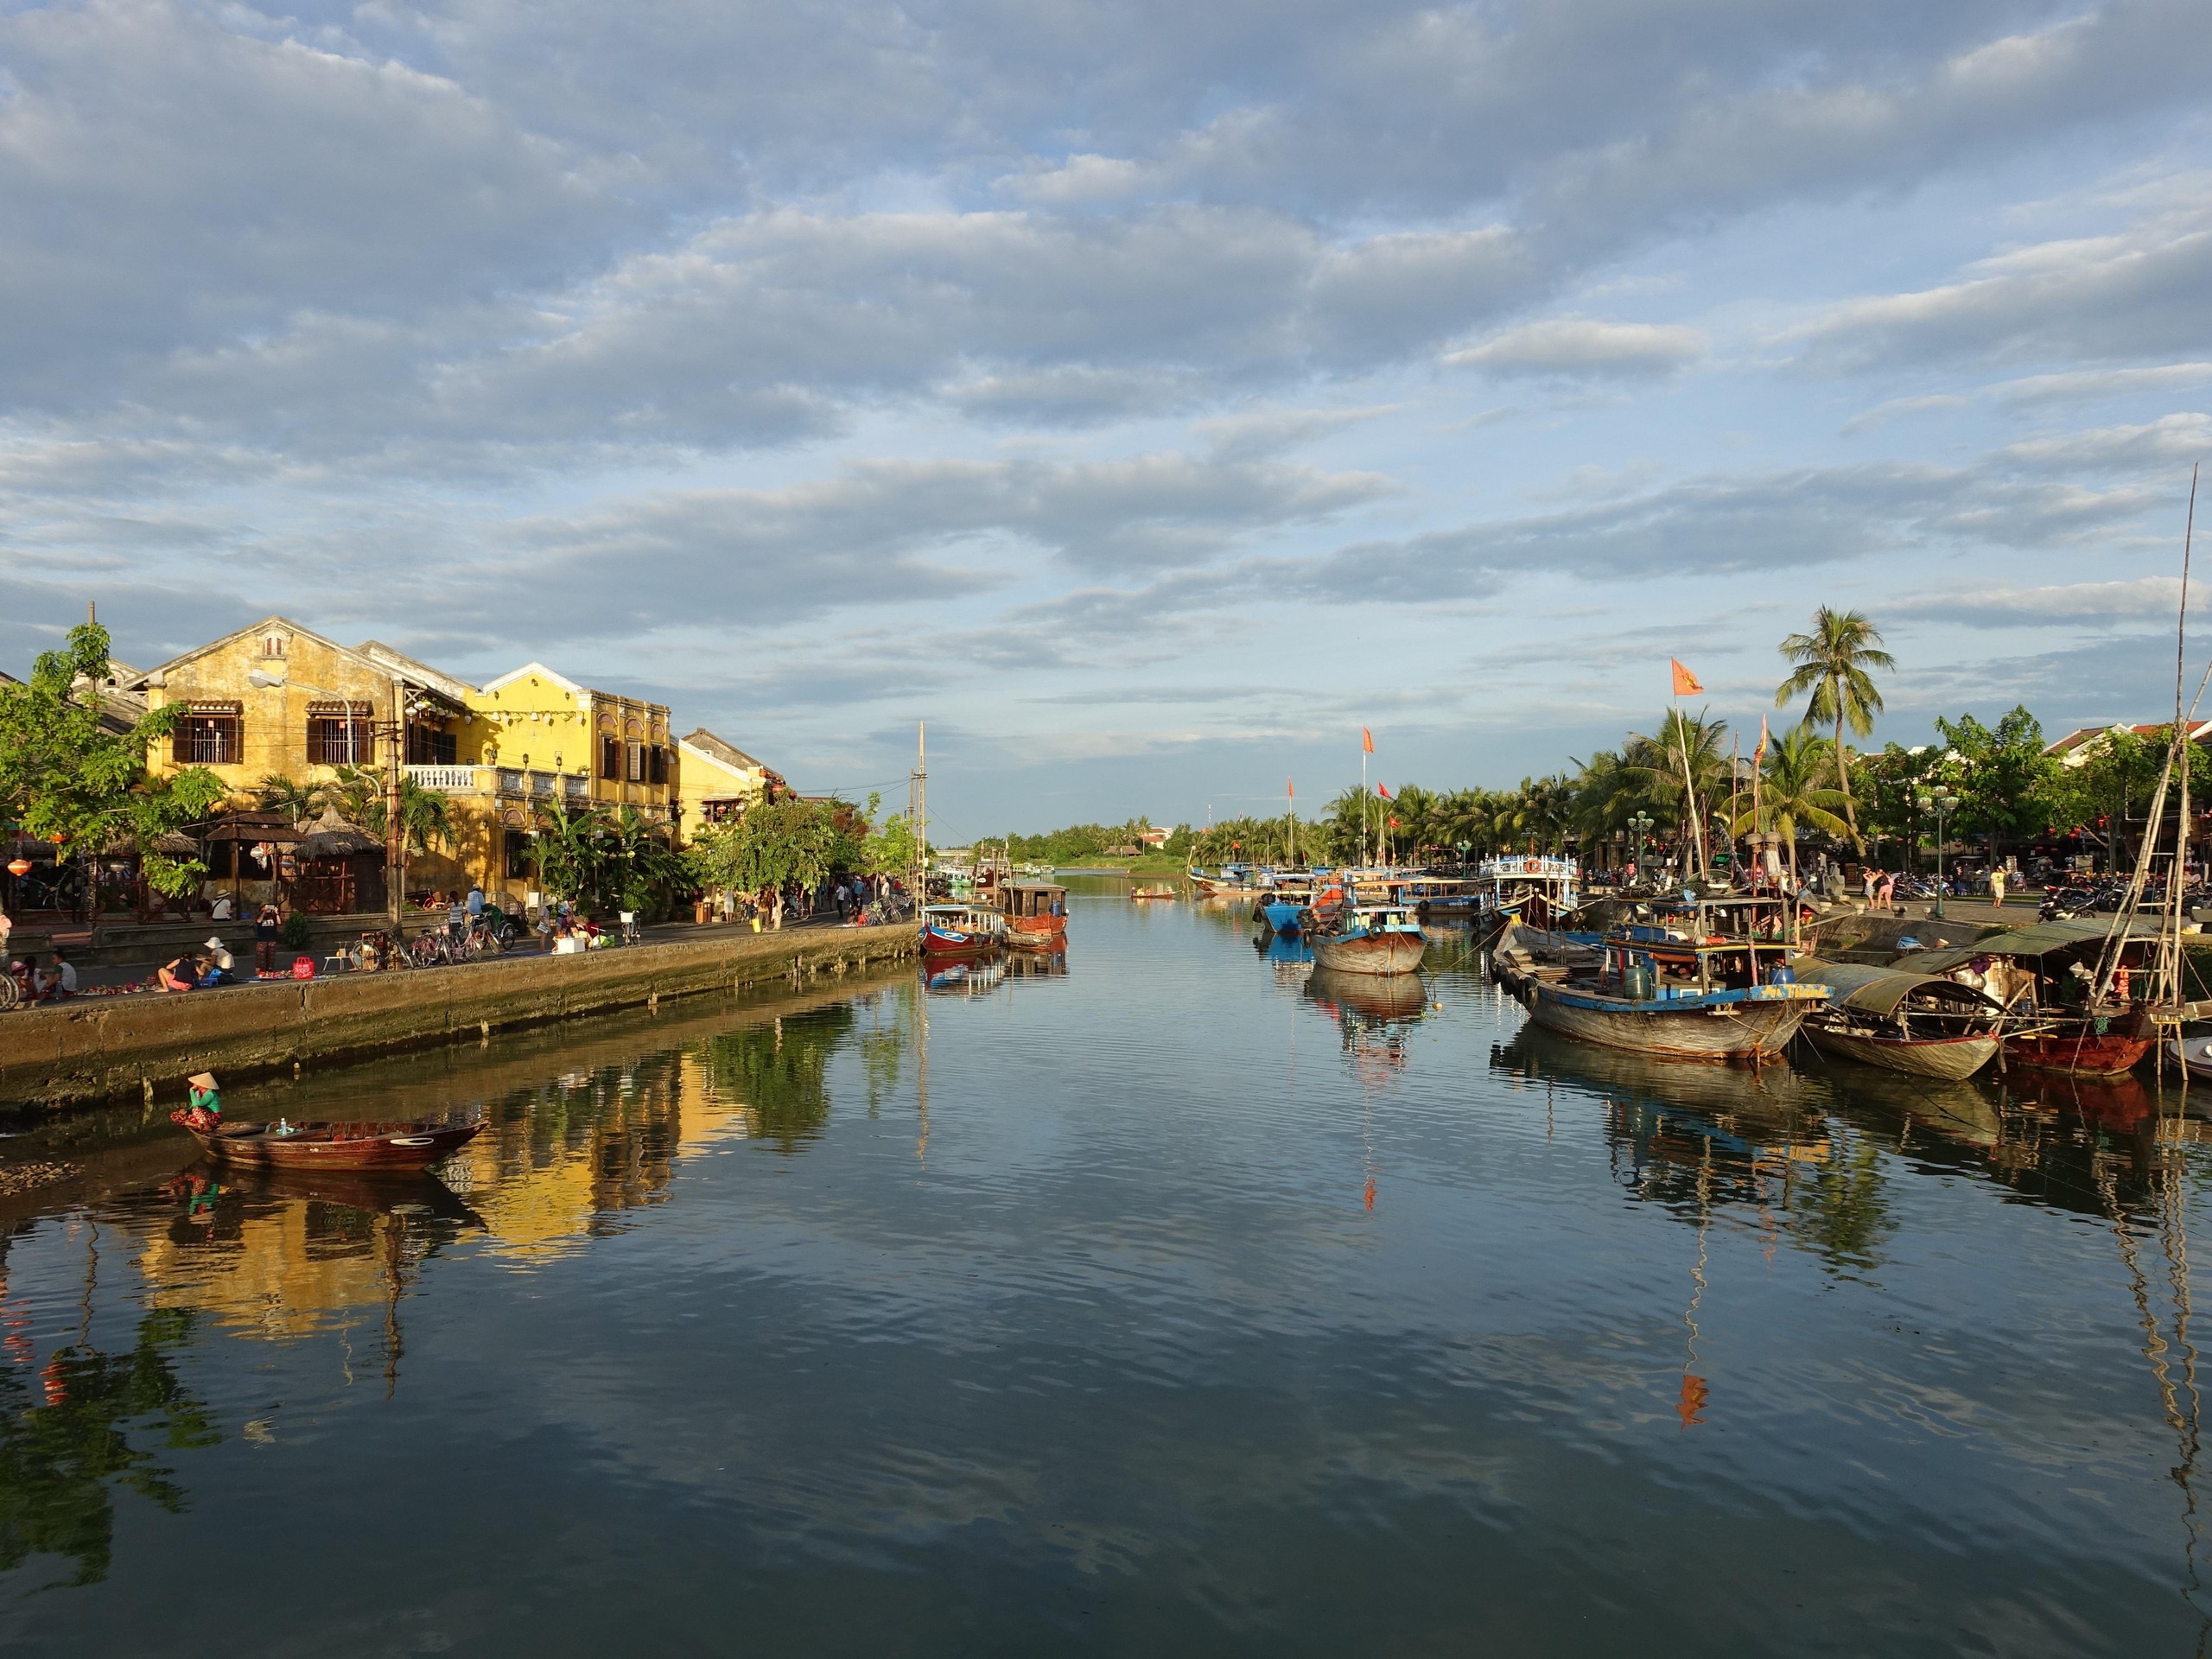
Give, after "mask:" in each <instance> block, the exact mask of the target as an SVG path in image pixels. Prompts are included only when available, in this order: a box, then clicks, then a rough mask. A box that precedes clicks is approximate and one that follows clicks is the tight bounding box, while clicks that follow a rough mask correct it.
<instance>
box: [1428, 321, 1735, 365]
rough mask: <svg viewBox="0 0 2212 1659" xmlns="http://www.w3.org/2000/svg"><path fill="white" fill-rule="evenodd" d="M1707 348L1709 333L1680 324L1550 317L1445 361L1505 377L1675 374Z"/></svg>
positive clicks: (1492, 339) (1449, 356) (1501, 335)
mask: <svg viewBox="0 0 2212 1659" xmlns="http://www.w3.org/2000/svg"><path fill="white" fill-rule="evenodd" d="M1705 352H1706V340H1705V336H1704V335H1703V334H1700V333H1699V332H1698V331H1697V330H1696V329H1694V328H1689V327H1681V326H1680V325H1674V324H1661V323H1650V322H1606V321H1602V320H1600V319H1599V318H1596V317H1547V318H1544V319H1542V320H1541V321H1536V322H1526V323H1522V325H1521V326H1520V327H1517V328H1510V329H1508V330H1506V331H1505V332H1504V333H1503V334H1496V335H1493V336H1492V337H1491V338H1490V339H1489V340H1484V341H1483V342H1482V344H1480V345H1479V346H1467V347H1465V348H1464V349H1462V350H1459V351H1456V352H1452V353H1448V354H1447V355H1446V357H1445V359H1444V361H1445V362H1446V363H1447V364H1450V365H1452V366H1453V367H1455V368H1474V369H1482V370H1484V371H1486V372H1489V373H1491V374H1493V375H1499V376H1505V377H1511V376H1519V375H1558V376H1560V377H1562V378H1568V379H1599V378H1620V377H1627V378H1643V377H1648V376H1651V375H1663V374H1672V373H1674V372H1675V371H1676V370H1678V369H1681V368H1682V367H1684V366H1685V365H1688V364H1691V363H1694V362H1695V361H1697V360H1698V359H1700V358H1701V357H1703V356H1704V355H1705Z"/></svg>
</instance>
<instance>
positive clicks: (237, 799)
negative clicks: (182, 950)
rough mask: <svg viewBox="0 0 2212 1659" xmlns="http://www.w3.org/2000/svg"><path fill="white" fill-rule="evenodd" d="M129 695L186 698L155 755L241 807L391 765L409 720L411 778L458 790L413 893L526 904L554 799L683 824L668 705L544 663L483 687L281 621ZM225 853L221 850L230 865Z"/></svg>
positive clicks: (413, 879) (192, 659) (159, 763)
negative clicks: (283, 783)
mask: <svg viewBox="0 0 2212 1659" xmlns="http://www.w3.org/2000/svg"><path fill="white" fill-rule="evenodd" d="M123 689H124V690H127V691H129V692H130V693H131V694H132V695H134V696H136V695H143V696H144V697H145V698H146V701H147V702H148V704H149V706H150V707H153V708H161V707H163V706H165V705H167V704H169V703H174V702H182V703H184V704H186V705H188V709H189V712H188V714H187V715H186V716H185V718H184V720H183V722H182V723H181V725H180V726H179V727H178V728H177V731H176V734H175V737H174V738H173V739H172V740H171V741H169V742H168V743H167V744H165V745H158V746H156V747H157V751H159V752H157V753H154V754H151V755H149V756H148V760H149V764H150V765H152V766H156V767H157V768H160V769H162V770H166V771H172V772H173V771H175V770H178V769H180V768H182V767H185V766H206V767H207V769H208V770H209V771H211V772H213V773H214V774H215V775H216V776H217V777H218V778H219V779H222V780H223V782H224V784H225V785H226V786H227V787H228V788H229V790H230V791H231V794H232V799H233V801H234V803H236V804H239V805H245V804H251V802H252V800H253V798H254V795H255V792H256V791H257V789H258V787H259V786H260V785H261V784H262V782H263V781H264V779H270V778H284V779H290V780H291V781H292V782H294V783H296V784H302V785H321V784H328V783H331V782H333V781H334V780H335V779H337V777H338V769H339V768H340V766H379V767H380V766H384V765H385V764H387V762H388V761H389V760H390V758H391V757H390V756H389V754H388V753H385V752H384V750H385V747H388V741H387V743H386V744H384V745H380V744H379V741H378V737H377V731H378V728H384V729H385V730H387V731H388V730H390V729H391V726H392V722H393V721H400V722H402V723H403V726H404V732H405V740H404V741H405V751H404V766H405V769H406V774H407V776H408V777H410V779H413V780H414V781H415V782H416V784H417V785H420V786H421V787H423V788H424V789H428V790H435V791H437V792H439V793H440V794H442V795H444V796H446V797H447V798H448V802H449V811H448V819H449V823H450V824H451V829H452V842H451V844H450V845H448V846H446V847H442V848H440V849H436V850H435V851H433V852H432V853H430V854H429V855H423V854H422V853H419V852H410V854H409V857H408V868H407V875H406V880H407V887H408V890H409V892H410V893H422V892H424V891H429V890H435V891H439V892H459V891H462V890H464V889H466V888H467V887H468V886H469V884H470V883H471V882H481V883H482V884H483V887H484V890H485V892H486V893H487V894H488V895H491V896H493V898H495V899H500V900H501V901H502V902H505V903H508V904H510V905H512V906H519V905H520V904H521V902H522V899H523V895H524V893H526V892H527V891H528V890H529V889H530V888H531V887H532V886H534V885H535V883H534V881H533V880H532V878H531V836H530V830H531V828H532V826H533V823H535V821H536V819H537V816H538V814H539V812H540V811H541V810H547V809H552V808H556V807H557V808H561V809H564V810H571V811H574V810H581V809H583V808H586V807H599V808H601V809H606V810H620V808H623V807H629V808H631V809H632V810H635V811H636V812H637V813H638V815H639V817H643V818H645V819H646V820H647V821H649V822H652V823H658V824H664V825H666V826H667V827H668V831H669V834H670V836H671V838H673V837H674V836H676V835H677V831H678V827H679V818H678V815H679V810H680V809H679V804H678V799H677V791H678V784H677V778H678V774H679V766H678V761H677V751H676V748H675V746H674V744H673V742H672V741H671V738H670V735H669V718H668V709H667V708H666V707H665V706H664V705H663V704H660V703H655V702H644V701H642V700H641V699H639V698H635V697H624V696H615V695H613V693H610V692H605V691H594V690H590V689H589V688H588V687H585V686H582V685H579V684H577V683H575V681H574V680H571V679H569V678H567V677H565V676H563V675H560V674H556V672H554V671H552V670H551V669H550V668H548V667H546V666H545V665H544V664H543V663H529V664H524V666H522V667H521V668H518V669H516V670H515V671H513V672H512V673H510V674H502V675H500V676H499V677H498V678H497V679H494V680H493V681H491V682H490V683H487V684H486V685H484V686H482V687H478V686H474V685H471V684H470V683H468V682H467V681H466V680H462V679H459V678H457V677H454V676H453V675H450V674H447V673H444V672H442V671H439V670H437V669H435V668H432V667H430V666H429V664H426V663H421V662H417V661H416V659H415V658H411V657H409V656H406V655H405V654H404V653H403V652H397V651H394V650H393V649H392V648H391V646H389V645H381V644H379V643H378V642H377V641H376V640H373V639H371V640H367V641H365V642H364V643H362V644H361V645H357V646H353V647H347V646H345V645H339V644H338V643H337V642H336V641H334V640H331V639H325V638H323V637H322V636H321V634H318V633H316V632H314V631H312V630H311V629H308V628H303V627H302V626H300V625H299V624H297V623H296V622H293V621H290V620H287V619H286V618H283V617H281V616H272V617H270V618H268V619H266V620H264V621H261V622H257V623H256V624H255V625H254V626H251V627H250V628H241V629H239V630H238V632H236V633H232V634H226V635H225V636H224V637H223V638H222V639H218V640H215V641H214V642H213V643H212V644H209V645H202V646H200V648H199V649H198V650H197V651H192V652H186V653H185V654H184V655H183V656H181V657H179V658H175V659H174V660H172V661H170V662H167V663H163V664H162V665H161V666H160V667H158V668H155V669H152V670H149V671H147V672H146V673H144V674H143V675H141V676H138V677H136V678H135V679H134V680H133V682H132V683H131V684H130V685H129V686H128V687H125V688H123ZM723 747H727V746H723ZM729 753H731V754H735V753H736V751H734V750H731V751H729ZM727 781H728V780H725V782H727ZM718 786H719V785H718ZM230 850H231V849H229V847H228V846H227V845H226V844H223V843H218V844H217V845H216V846H215V847H214V848H213V849H211V851H212V854H213V856H214V857H216V858H217V859H220V858H222V857H225V856H226V855H230ZM238 874H243V875H244V876H245V877H246V880H245V888H246V889H248V891H247V892H246V896H247V897H248V898H249V899H253V900H254V901H256V902H258V900H259V899H262V898H265V897H267V896H269V893H268V892H266V891H264V890H263V888H264V887H265V886H266V878H268V877H269V876H270V875H272V874H273V872H270V871H268V870H265V869H259V868H255V869H251V870H248V869H244V868H242V869H241V870H240V872H238ZM232 880H234V876H233V872H232V870H231V869H230V868H227V867H226V868H220V869H214V868H211V871H210V876H209V881H210V887H211V890H212V889H213V888H215V887H222V888H228V887H230V886H231V885H232ZM364 907H365V908H375V907H376V906H375V905H365V906H364Z"/></svg>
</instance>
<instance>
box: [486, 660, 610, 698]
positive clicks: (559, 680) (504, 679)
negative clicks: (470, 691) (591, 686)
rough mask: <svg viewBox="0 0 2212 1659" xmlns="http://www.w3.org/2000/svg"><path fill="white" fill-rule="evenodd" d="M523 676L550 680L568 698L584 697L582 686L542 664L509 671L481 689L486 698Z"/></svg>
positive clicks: (525, 665) (487, 681)
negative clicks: (566, 694)
mask: <svg viewBox="0 0 2212 1659" xmlns="http://www.w3.org/2000/svg"><path fill="white" fill-rule="evenodd" d="M525 674H535V675H537V677H538V678H540V679H542V680H550V681H552V682H553V683H554V684H556V685H557V686H559V687H560V688H561V689H562V690H563V691H566V692H567V693H568V694H569V696H577V697H580V696H584V695H585V691H584V688H583V687H582V686H581V685H578V684H577V683H575V681H574V680H572V679H570V678H569V677H568V676H567V675H565V674H556V673H555V672H554V671H552V670H551V669H550V668H548V667H546V666H545V664H543V663H524V664H523V665H522V666H521V667H520V668H513V669H509V670H508V671H506V672H505V673H504V674H502V675H500V676H499V678H497V679H494V680H486V681H485V682H484V687H483V689H484V692H485V694H486V696H489V695H490V694H491V693H493V692H494V691H500V690H505V689H506V688H507V687H508V686H511V685H512V684H513V683H515V682H516V681H517V680H518V679H520V678H522V677H523V676H524V675H525Z"/></svg>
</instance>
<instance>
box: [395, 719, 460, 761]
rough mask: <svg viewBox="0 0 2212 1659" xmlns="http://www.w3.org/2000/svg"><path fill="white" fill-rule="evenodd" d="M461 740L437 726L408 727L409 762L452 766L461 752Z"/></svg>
mask: <svg viewBox="0 0 2212 1659" xmlns="http://www.w3.org/2000/svg"><path fill="white" fill-rule="evenodd" d="M460 753H461V749H460V740H459V739H457V738H455V737H454V734H452V733H451V732H448V731H442V730H441V729H440V728H437V727H435V726H413V725H410V727H408V728H407V764H408V765H409V766H452V765H453V764H454V760H455V759H456V757H457V756H458V755H459V754H460Z"/></svg>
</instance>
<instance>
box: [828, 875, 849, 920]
mask: <svg viewBox="0 0 2212 1659" xmlns="http://www.w3.org/2000/svg"><path fill="white" fill-rule="evenodd" d="M847 899H848V895H847V893H846V892H845V884H844V883H843V882H842V880H841V881H839V882H838V883H837V885H836V887H833V888H831V889H830V893H829V902H830V903H831V904H833V905H835V906H836V907H837V919H838V921H840V922H842V921H843V920H844V919H845V906H846V903H847Z"/></svg>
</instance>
